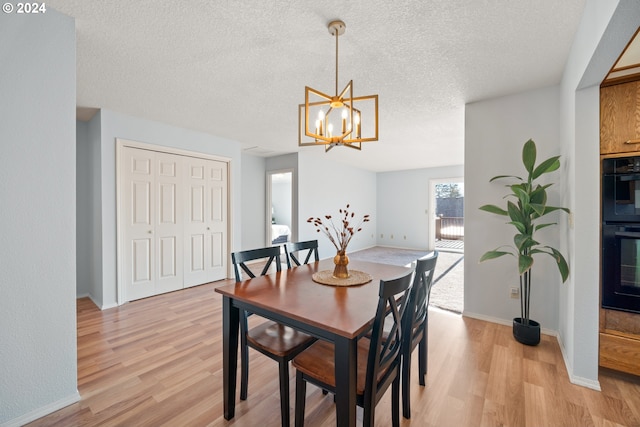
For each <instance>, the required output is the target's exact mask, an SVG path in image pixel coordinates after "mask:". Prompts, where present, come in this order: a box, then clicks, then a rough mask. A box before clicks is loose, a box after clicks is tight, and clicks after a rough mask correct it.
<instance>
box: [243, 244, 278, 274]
mask: <svg viewBox="0 0 640 427" xmlns="http://www.w3.org/2000/svg"><path fill="white" fill-rule="evenodd" d="M263 258H266V259H267V263H266V264H265V266H264V268H263V269H262V271H261V272H260V276H264V275H265V274H267V272H268V271H269V267H271V264H272V263H273V262H274V261H275V264H276V271H282V265H281V264H280V246H271V247H268V248H260V249H250V250H248V251H239V252H233V253H232V254H231V261H232V262H233V271H234V273H235V275H236V282H240V281H241V280H242V275H241V273H240V269H242V271H244V272H245V273H246V274H247V275H248V276H249V277H250V278H252V279H253V278H254V277H256V275H255V274H254V273H253V272H252V271H251V269H249V267H247V265H246V264H245V263H246V262H247V261H254V260H258V259H263Z"/></svg>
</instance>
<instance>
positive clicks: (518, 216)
mask: <svg viewBox="0 0 640 427" xmlns="http://www.w3.org/2000/svg"><path fill="white" fill-rule="evenodd" d="M507 212H508V213H509V218H511V221H514V222H520V223H523V224H524V223H526V222H527V218H525V216H524V215H523V214H522V211H521V210H520V209H519V208H518V206H516V204H515V203H513V202H507Z"/></svg>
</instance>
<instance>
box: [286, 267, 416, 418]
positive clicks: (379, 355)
mask: <svg viewBox="0 0 640 427" xmlns="http://www.w3.org/2000/svg"><path fill="white" fill-rule="evenodd" d="M411 274H412V273H411V272H409V273H407V274H406V275H404V276H401V277H399V278H396V279H392V280H381V281H380V290H379V292H378V296H379V299H378V307H377V309H376V314H375V318H374V322H373V329H372V333H371V338H368V337H363V338H361V339H359V340H358V344H357V352H358V354H357V359H356V360H357V373H356V376H357V381H356V383H357V385H356V396H357V397H356V403H357V404H358V406H360V407H362V408H363V409H364V419H363V425H364V426H373V425H374V421H375V407H376V404H377V403H378V401H379V400H380V399H381V398H382V396H383V395H384V393H385V392H386V390H387V389H388V388H389V386H390V385H391V386H392V398H391V412H392V420H393V426H394V427H398V426H399V425H400V369H401V361H402V358H401V356H402V353H401V348H402V338H403V331H402V321H401V319H402V316H401V312H400V306H401V305H403V306H405V307H406V308H407V309H408V310H405V311H404V313H408V312H411V311H413V303H412V299H411V298H410V292H407V289H409V286H410V285H411ZM407 298H408V299H407ZM405 299H407V300H406V301H404V300H405ZM398 301H400V302H398ZM389 319H390V320H389ZM385 320H386V321H387V324H390V325H392V326H391V329H390V331H389V333H388V334H385V335H386V338H384V337H383V330H384V325H385ZM334 352H335V348H334V345H333V344H332V343H329V342H326V341H317V342H316V343H314V344H313V345H312V346H311V347H309V348H308V349H306V350H305V351H303V352H302V353H300V354H299V355H298V356H296V357H295V358H294V359H293V362H292V363H293V366H294V367H295V368H296V410H295V413H296V418H295V423H296V424H295V425H296V426H303V425H304V410H305V395H306V383H307V382H311V383H313V384H315V385H317V386H318V387H321V388H322V389H323V390H328V391H330V392H332V393H335V392H336V380H335V368H334V360H335V359H334V357H335V356H334Z"/></svg>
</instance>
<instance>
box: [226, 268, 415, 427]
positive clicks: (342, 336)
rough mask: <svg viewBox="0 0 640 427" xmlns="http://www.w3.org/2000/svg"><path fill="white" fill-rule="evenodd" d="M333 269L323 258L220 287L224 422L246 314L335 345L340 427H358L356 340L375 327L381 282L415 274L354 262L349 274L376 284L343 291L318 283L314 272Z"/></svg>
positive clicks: (230, 408)
mask: <svg viewBox="0 0 640 427" xmlns="http://www.w3.org/2000/svg"><path fill="white" fill-rule="evenodd" d="M333 268H334V263H333V258H330V259H323V260H320V261H316V262H312V263H309V264H303V265H300V266H298V267H294V268H291V269H283V270H282V271H280V272H274V273H272V274H267V275H264V276H258V277H255V278H252V279H247V280H243V281H240V282H236V283H234V284H230V285H225V286H221V287H218V288H216V292H218V293H220V294H222V316H223V319H222V329H223V357H222V363H223V388H224V389H223V398H224V417H225V419H227V420H231V419H233V417H234V415H235V403H236V381H237V364H238V342H239V341H238V332H239V329H240V312H241V310H246V311H248V312H251V313H255V314H257V315H259V316H262V317H265V318H267V319H271V320H273V321H276V322H280V323H282V324H284V325H287V326H290V327H292V328H296V329H298V330H300V331H303V332H305V333H307V334H309V335H312V336H314V337H317V338H318V339H321V340H326V341H328V342H331V343H333V344H334V346H335V353H334V354H335V356H334V357H335V378H336V394H335V404H336V425H337V426H355V422H356V364H357V360H356V354H357V341H358V339H359V338H361V337H362V336H363V335H364V334H366V333H367V331H368V330H369V329H370V327H371V325H372V323H373V318H374V316H375V312H376V307H377V304H378V292H379V289H380V280H381V279H384V280H389V279H393V278H396V277H399V276H401V275H404V274H406V273H407V272H408V271H410V269H409V268H408V267H402V266H396V265H389V264H382V263H377V262H368V261H360V260H351V261H350V262H349V270H352V271H357V272H364V273H366V274H369V275H370V276H371V281H369V282H368V283H365V284H362V285H356V286H340V285H324V284H320V283H317V282H315V281H314V280H313V274H314V273H317V272H324V271H326V270H333Z"/></svg>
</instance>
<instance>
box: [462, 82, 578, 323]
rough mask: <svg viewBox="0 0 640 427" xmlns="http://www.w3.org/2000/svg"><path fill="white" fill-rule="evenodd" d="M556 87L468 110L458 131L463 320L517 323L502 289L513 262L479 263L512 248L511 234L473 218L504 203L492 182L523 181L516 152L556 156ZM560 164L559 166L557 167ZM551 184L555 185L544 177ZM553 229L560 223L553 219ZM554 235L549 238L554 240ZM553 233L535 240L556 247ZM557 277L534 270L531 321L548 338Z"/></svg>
mask: <svg viewBox="0 0 640 427" xmlns="http://www.w3.org/2000/svg"><path fill="white" fill-rule="evenodd" d="M559 103H560V92H559V87H551V88H544V89H540V90H534V91H531V92H526V93H521V94H516V95H511V96H506V97H503V98H498V99H492V100H487V101H480V102H475V103H471V104H467V107H466V112H465V115H466V119H465V121H466V123H465V167H464V177H465V207H464V214H465V259H464V270H465V287H464V294H465V310H464V312H465V314H466V315H470V316H477V317H488V318H494V319H500V320H503V321H507V322H508V321H510V320H511V319H513V318H514V317H519V315H520V304H519V301H518V300H517V299H511V298H510V297H509V288H510V287H512V286H518V270H517V264H516V261H515V258H512V257H508V256H507V257H502V258H499V259H496V260H491V261H487V262H484V263H482V264H479V263H478V260H479V259H480V257H481V256H482V254H483V253H484V252H486V251H488V250H491V249H494V248H496V247H498V246H500V245H512V244H513V240H512V239H513V234H514V230H513V228H512V226H510V225H505V222H507V219H505V218H503V217H498V216H496V215H491V214H488V213H486V212H483V211H480V210H478V208H479V207H480V206H482V205H483V204H486V203H492V204H499V205H502V204H504V203H506V202H505V201H504V200H503V196H504V195H505V194H506V190H505V187H504V185H503V183H500V182H498V183H496V182H494V183H489V179H491V178H492V177H493V176H496V175H522V173H523V167H522V160H521V158H522V156H521V153H522V146H523V144H524V143H525V142H526V141H527V140H528V139H530V138H531V139H533V140H534V141H535V142H536V145H537V148H538V162H539V161H540V160H544V159H546V158H548V157H551V156H554V155H558V154H560V135H559V129H560V122H559V120H560V119H559V113H560V107H559ZM565 160H566V159H562V158H561V159H560V161H561V163H562V162H563V161H565ZM549 179H550V180H551V181H550V182H558V181H559V180H561V179H562V175H561V174H560V173H557V172H556V173H555V174H551V175H550V176H549ZM558 191H560V189H559V188H558V186H554V187H551V188H549V189H548V193H549V204H550V205H553V206H557V205H559V203H560V199H561V198H560V195H559V194H558ZM557 219H558V221H559V222H566V221H567V218H566V215H565V216H560V215H557ZM554 233H555V234H554ZM557 233H558V231H557V229H556V230H553V228H551V227H549V228H547V229H543V230H541V231H540V234H539V236H540V237H541V239H544V240H541V241H543V242H545V243H548V244H549V245H550V246H553V247H558V245H559V243H560V241H559V239H558V236H557ZM561 286H565V285H562V284H561V278H560V274H559V273H558V270H557V267H556V265H555V263H554V262H553V260H552V259H551V258H550V257H546V256H545V257H543V256H538V257H537V258H536V259H535V265H534V267H533V288H532V292H531V317H532V318H533V319H535V320H537V321H539V322H540V323H541V326H542V327H543V328H546V329H550V330H557V329H558V298H559V288H560V287H561Z"/></svg>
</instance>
